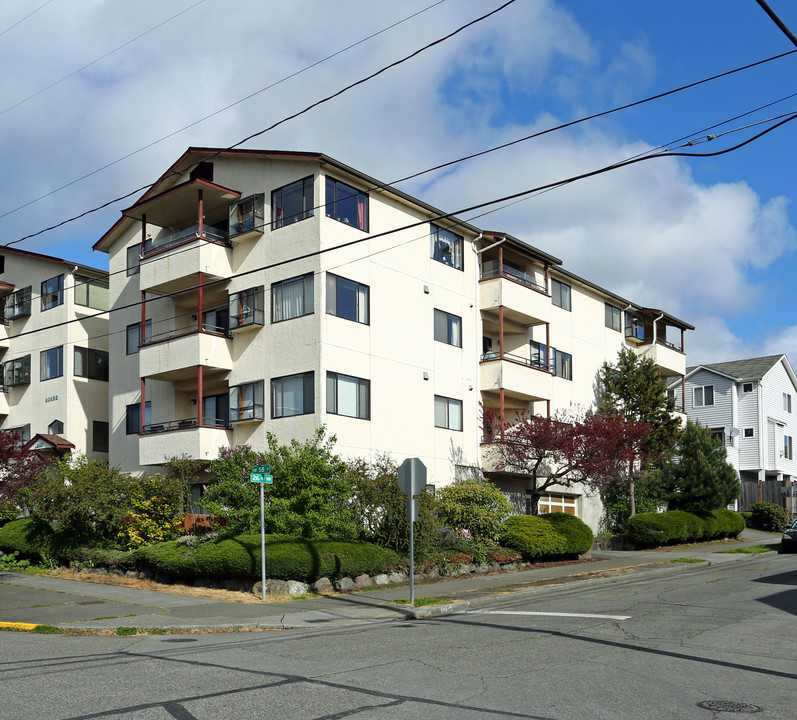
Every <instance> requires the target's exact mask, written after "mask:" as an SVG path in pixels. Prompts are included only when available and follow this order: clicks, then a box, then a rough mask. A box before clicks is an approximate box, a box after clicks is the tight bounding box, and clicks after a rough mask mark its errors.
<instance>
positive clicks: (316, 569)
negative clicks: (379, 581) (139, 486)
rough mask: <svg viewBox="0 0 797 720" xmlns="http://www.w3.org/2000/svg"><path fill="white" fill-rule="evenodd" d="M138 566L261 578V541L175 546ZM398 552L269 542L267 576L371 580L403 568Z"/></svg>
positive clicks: (142, 555)
mask: <svg viewBox="0 0 797 720" xmlns="http://www.w3.org/2000/svg"><path fill="white" fill-rule="evenodd" d="M136 558H137V560H138V562H140V563H144V564H146V565H147V566H149V567H150V568H152V569H153V570H154V571H156V572H158V573H161V574H163V575H166V576H168V577H170V578H174V579H183V580H185V579H193V578H196V577H202V578H211V579H227V578H229V579H235V578H238V579H251V580H256V579H258V578H259V577H260V572H261V569H260V568H261V566H260V536H259V535H254V534H252V535H237V536H235V537H228V538H224V539H217V540H209V541H206V542H199V543H197V544H196V545H195V546H193V547H192V546H191V545H188V544H186V543H181V542H178V541H171V542H166V543H160V544H158V545H151V546H149V547H145V548H141V549H140V550H138V551H136ZM400 560H401V557H400V556H399V555H398V553H396V552H394V551H392V550H389V549H387V548H383V547H379V546H378V545H374V544H372V543H366V542H362V541H359V540H337V541H336V540H306V539H289V538H285V537H284V536H268V537H266V575H267V576H268V577H277V578H282V579H285V580H304V581H307V582H312V581H314V580H317V579H318V578H320V577H342V576H344V575H348V576H352V577H354V576H356V575H361V574H363V573H368V574H369V575H372V574H376V573H379V572H384V571H385V570H388V569H390V568H391V566H394V565H395V564H397V563H399V562H400Z"/></svg>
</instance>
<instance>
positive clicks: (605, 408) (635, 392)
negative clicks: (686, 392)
mask: <svg viewBox="0 0 797 720" xmlns="http://www.w3.org/2000/svg"><path fill="white" fill-rule="evenodd" d="M598 410H599V412H600V413H601V414H602V415H608V416H610V417H613V418H616V419H618V420H619V421H621V422H623V423H626V424H629V423H643V424H645V425H647V426H648V433H647V436H646V437H645V438H644V439H643V440H642V442H641V444H640V452H639V454H637V456H636V458H635V460H634V462H633V463H629V465H628V472H627V476H626V478H625V479H624V484H626V485H627V488H628V493H629V504H630V507H631V515H634V514H635V512H636V506H635V503H636V501H635V492H634V487H635V484H636V482H637V481H638V480H639V479H646V478H647V475H648V471H649V470H650V468H651V467H652V466H654V465H657V464H661V463H663V462H666V461H667V460H668V459H669V458H671V457H672V454H673V451H674V449H675V445H676V442H677V441H678V437H679V435H680V432H681V429H680V428H681V423H680V421H679V419H678V418H677V417H676V416H675V415H674V414H673V413H674V411H675V400H674V399H673V398H671V397H669V396H668V395H667V385H666V383H665V382H664V380H663V379H662V378H661V376H660V375H659V373H658V371H657V370H656V365H655V363H654V362H653V360H651V359H650V358H647V357H640V356H639V355H637V354H636V353H635V352H634V351H633V350H631V349H630V348H623V349H622V350H620V352H619V354H618V357H617V363H616V364H615V365H612V364H610V363H606V362H605V363H603V366H602V367H601V370H600V402H599V406H598ZM635 434H636V432H635V431H634V432H631V435H635ZM618 479H619V478H618Z"/></svg>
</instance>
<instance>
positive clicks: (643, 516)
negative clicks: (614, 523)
mask: <svg viewBox="0 0 797 720" xmlns="http://www.w3.org/2000/svg"><path fill="white" fill-rule="evenodd" d="M673 512H674V511H673ZM668 515H669V513H639V514H637V515H634V516H633V517H631V518H628V522H627V523H626V527H625V534H626V537H627V538H628V539H629V540H630V541H631V542H632V543H634V545H641V546H643V547H650V546H654V545H666V544H667V543H669V542H670V541H671V540H676V539H677V538H678V532H677V530H676V528H675V527H674V523H673V522H672V521H671V520H670V519H669V517H668Z"/></svg>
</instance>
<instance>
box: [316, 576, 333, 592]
mask: <svg viewBox="0 0 797 720" xmlns="http://www.w3.org/2000/svg"><path fill="white" fill-rule="evenodd" d="M312 587H313V590H315V591H316V592H317V593H321V594H322V595H323V594H325V593H331V592H335V586H334V585H333V584H332V581H331V580H330V579H329V578H325V577H322V578H318V580H316V581H315V582H314V583H313V585H312Z"/></svg>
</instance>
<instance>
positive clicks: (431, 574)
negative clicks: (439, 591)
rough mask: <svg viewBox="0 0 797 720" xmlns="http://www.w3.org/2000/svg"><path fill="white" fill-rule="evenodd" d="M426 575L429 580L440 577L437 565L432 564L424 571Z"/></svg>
mask: <svg viewBox="0 0 797 720" xmlns="http://www.w3.org/2000/svg"><path fill="white" fill-rule="evenodd" d="M426 577H428V578H429V579H430V580H434V579H435V578H438V577H440V571H439V570H438V569H437V565H432V567H430V568H429V569H428V570H427V571H426Z"/></svg>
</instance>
